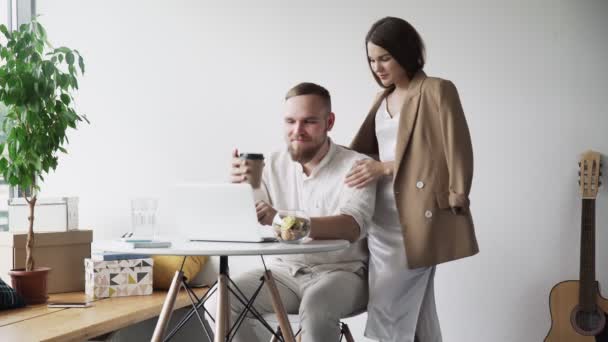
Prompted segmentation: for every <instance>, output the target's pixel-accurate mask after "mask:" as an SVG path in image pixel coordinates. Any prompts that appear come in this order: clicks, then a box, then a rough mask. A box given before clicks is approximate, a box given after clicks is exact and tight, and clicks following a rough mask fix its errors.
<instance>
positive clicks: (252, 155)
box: [239, 153, 264, 160]
mask: <svg viewBox="0 0 608 342" xmlns="http://www.w3.org/2000/svg"><path fill="white" fill-rule="evenodd" d="M239 158H242V159H250V160H263V159H264V155H263V154H262V153H241V154H239Z"/></svg>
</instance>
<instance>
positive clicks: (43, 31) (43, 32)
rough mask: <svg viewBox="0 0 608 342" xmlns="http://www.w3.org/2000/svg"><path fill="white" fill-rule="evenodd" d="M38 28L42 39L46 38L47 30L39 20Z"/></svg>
mask: <svg viewBox="0 0 608 342" xmlns="http://www.w3.org/2000/svg"><path fill="white" fill-rule="evenodd" d="M36 28H37V29H38V32H40V37H42V39H46V30H45V29H44V27H42V25H40V23H39V22H36Z"/></svg>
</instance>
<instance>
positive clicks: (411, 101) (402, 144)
mask: <svg viewBox="0 0 608 342" xmlns="http://www.w3.org/2000/svg"><path fill="white" fill-rule="evenodd" d="M425 78H426V74H425V73H424V71H422V70H421V71H419V72H417V73H416V75H414V78H412V81H411V82H410V84H409V86H408V94H407V96H406V98H405V103H404V104H403V108H402V109H401V113H400V116H399V129H398V130H397V135H398V136H397V145H396V147H395V175H397V173H398V172H399V167H400V166H401V161H402V160H403V157H404V155H405V150H406V149H407V146H408V145H409V143H410V138H411V136H412V131H413V129H414V124H415V123H416V118H417V117H418V104H419V103H420V94H421V92H420V88H421V87H422V83H423V81H424V79H425Z"/></svg>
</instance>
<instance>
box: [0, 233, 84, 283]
mask: <svg viewBox="0 0 608 342" xmlns="http://www.w3.org/2000/svg"><path fill="white" fill-rule="evenodd" d="M34 238H35V240H34V261H35V266H47V267H50V268H52V270H51V272H50V273H49V278H48V283H47V287H48V292H49V293H61V292H73V291H84V259H86V258H90V257H91V241H92V240H93V231H92V230H74V231H70V232H35V235H34ZM26 239H27V234H26V233H17V232H0V278H2V279H4V280H5V281H6V282H7V283H9V284H10V279H11V278H10V276H9V275H8V271H9V270H11V269H15V268H24V267H25V241H26Z"/></svg>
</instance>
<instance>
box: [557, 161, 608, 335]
mask: <svg viewBox="0 0 608 342" xmlns="http://www.w3.org/2000/svg"><path fill="white" fill-rule="evenodd" d="M579 167H580V171H579V188H580V193H581V196H582V200H583V206H582V215H581V217H582V219H581V259H580V280H567V281H563V282H561V283H559V284H557V285H555V286H554V287H553V289H551V294H550V295H549V309H550V311H551V329H550V330H549V334H548V335H547V337H546V338H545V342H579V341H580V342H587V341H588V342H592V341H593V342H600V341H601V342H608V327H607V324H606V321H607V319H606V318H607V316H606V313H607V312H608V300H606V298H604V297H602V296H601V294H600V292H599V284H598V282H597V280H596V279H595V199H596V197H597V193H598V188H599V187H600V185H601V184H602V183H601V182H600V177H601V171H600V170H601V167H602V166H601V160H600V154H599V153H597V152H594V151H587V152H585V153H584V154H583V156H582V158H581V161H580V162H579Z"/></svg>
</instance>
